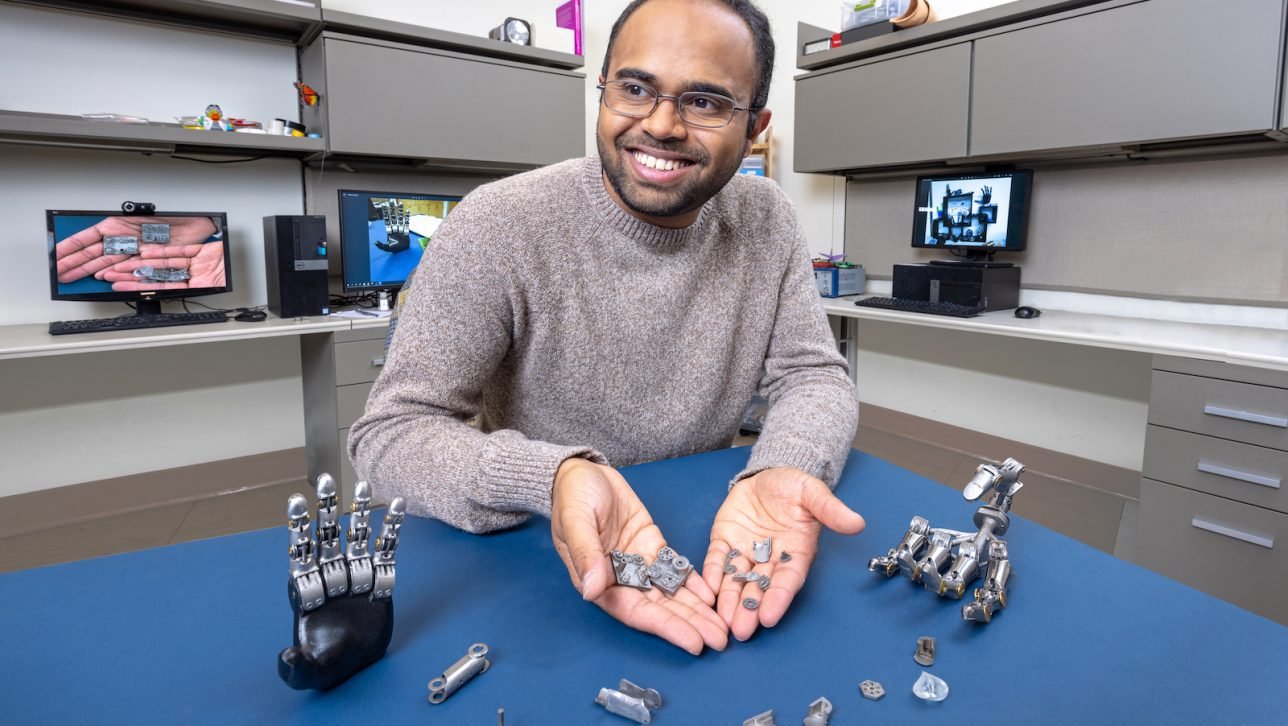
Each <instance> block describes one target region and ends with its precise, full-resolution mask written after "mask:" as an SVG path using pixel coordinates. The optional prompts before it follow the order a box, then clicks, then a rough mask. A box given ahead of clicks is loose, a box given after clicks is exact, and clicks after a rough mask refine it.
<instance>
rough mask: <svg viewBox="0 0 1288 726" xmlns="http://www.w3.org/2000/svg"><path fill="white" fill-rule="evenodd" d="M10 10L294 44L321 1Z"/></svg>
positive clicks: (77, 3) (132, 1)
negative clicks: (68, 12)
mask: <svg viewBox="0 0 1288 726" xmlns="http://www.w3.org/2000/svg"><path fill="white" fill-rule="evenodd" d="M6 1H7V2H11V3H14V4H20V5H35V6H38V7H47V8H60V9H64V10H73V11H76V12H84V13H92V14H94V15H106V16H109V17H117V18H124V19H128V20H139V21H144V22H152V23H163V24H166V25H178V26H183V27H192V28H204V29H207V30H218V31H223V32H229V33H235V34H237V35H252V36H260V37H269V38H275V39H279V40H289V41H291V42H296V41H298V40H300V39H301V38H304V37H306V36H308V35H310V34H311V33H313V32H314V29H315V28H317V26H318V25H320V24H321V22H322V10H321V8H320V0H6Z"/></svg>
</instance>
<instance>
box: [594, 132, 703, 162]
mask: <svg viewBox="0 0 1288 726" xmlns="http://www.w3.org/2000/svg"><path fill="white" fill-rule="evenodd" d="M616 145H617V150H618V151H624V150H625V149H626V147H628V146H636V147H643V148H647V149H657V150H658V151H664V152H666V153H669V154H678V155H680V156H683V157H684V158H686V159H689V160H691V161H694V162H697V163H699V164H706V163H708V162H710V161H711V157H710V156H709V155H708V154H707V152H706V151H705V150H703V148H702V147H700V146H698V147H693V146H688V145H686V144H682V143H679V142H675V141H662V140H659V139H655V138H653V137H651V136H622V137H618V139H617V144H616Z"/></svg>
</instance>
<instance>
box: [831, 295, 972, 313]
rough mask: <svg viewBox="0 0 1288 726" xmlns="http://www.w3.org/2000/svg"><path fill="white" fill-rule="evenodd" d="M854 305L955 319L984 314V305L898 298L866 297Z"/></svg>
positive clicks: (856, 301)
mask: <svg viewBox="0 0 1288 726" xmlns="http://www.w3.org/2000/svg"><path fill="white" fill-rule="evenodd" d="M854 304H855V305H858V306H859V307H861V308H876V309H878V310H902V311H904V312H908V313H927V314H929V315H951V316H952V317H954V318H973V317H975V316H976V315H979V314H980V313H982V312H984V307H983V306H982V305H980V306H976V307H971V306H969V305H958V304H957V303H950V302H929V301H927V300H902V299H900V298H897V297H865V298H863V299H862V300H855V301H854Z"/></svg>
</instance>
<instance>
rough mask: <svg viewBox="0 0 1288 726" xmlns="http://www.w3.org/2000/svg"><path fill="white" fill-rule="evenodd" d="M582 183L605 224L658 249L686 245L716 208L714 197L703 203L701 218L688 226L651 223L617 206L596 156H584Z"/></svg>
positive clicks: (710, 218) (702, 227)
mask: <svg viewBox="0 0 1288 726" xmlns="http://www.w3.org/2000/svg"><path fill="white" fill-rule="evenodd" d="M581 178H582V186H583V187H585V189H586V193H587V194H588V195H589V196H590V200H591V203H592V206H593V207H594V208H595V210H596V211H597V212H599V214H600V215H601V218H602V219H603V220H604V226H606V227H610V228H612V229H615V230H617V231H618V232H620V233H622V235H624V236H625V237H627V238H628V239H631V240H634V241H636V242H639V243H641V244H644V245H647V246H649V247H654V248H658V249H675V248H679V247H683V246H684V245H685V243H686V242H688V240H690V239H693V238H696V237H697V236H699V235H701V234H702V231H703V230H705V229H706V227H707V226H708V225H709V224H710V223H711V220H712V219H713V218H714V212H713V211H712V209H711V206H712V204H711V201H710V200H708V202H707V203H706V204H703V205H702V209H700V210H699V211H698V218H697V219H695V220H694V221H693V224H690V225H689V226H688V227H682V228H680V229H674V228H671V227H659V226H657V225H656V224H649V223H648V222H645V221H644V220H642V219H640V218H638V217H636V216H635V215H633V214H631V213H630V212H628V211H626V210H625V209H622V208H621V207H620V206H618V204H617V202H615V201H613V198H612V197H611V196H609V194H608V189H606V188H605V187H604V184H605V181H604V168H603V166H602V164H601V162H600V160H599V157H597V156H588V157H586V158H585V159H583V160H582V175H581Z"/></svg>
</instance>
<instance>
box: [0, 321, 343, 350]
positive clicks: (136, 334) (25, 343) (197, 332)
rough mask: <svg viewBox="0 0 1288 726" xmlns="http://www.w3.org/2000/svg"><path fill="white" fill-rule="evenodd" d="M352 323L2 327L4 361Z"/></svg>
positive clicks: (243, 337) (264, 335)
mask: <svg viewBox="0 0 1288 726" xmlns="http://www.w3.org/2000/svg"><path fill="white" fill-rule="evenodd" d="M352 322H353V321H351V320H345V319H343V318H330V317H325V316H322V317H309V318H288V319H282V318H276V317H273V316H272V315H270V316H269V317H268V319H267V320H265V321H263V322H259V323H239V322H237V321H235V320H229V321H228V322H226V323H205V324H200V325H175V326H171V327H166V328H144V329H142V330H113V331H109V332H102V333H75V334H72V335H50V334H49V324H48V323H31V324H29V325H5V326H0V360H4V359H6V358H30V357H33V356H47V355H68V354H72V353H99V352H102V351H110V350H129V349H134V348H155V347H160V346H169V345H184V344H188V343H213V342H218V341H227V340H248V339H251V338H273V337H277V336H282V335H306V334H309V333H327V332H332V331H338V330H349V329H350V327H351V324H352Z"/></svg>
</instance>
